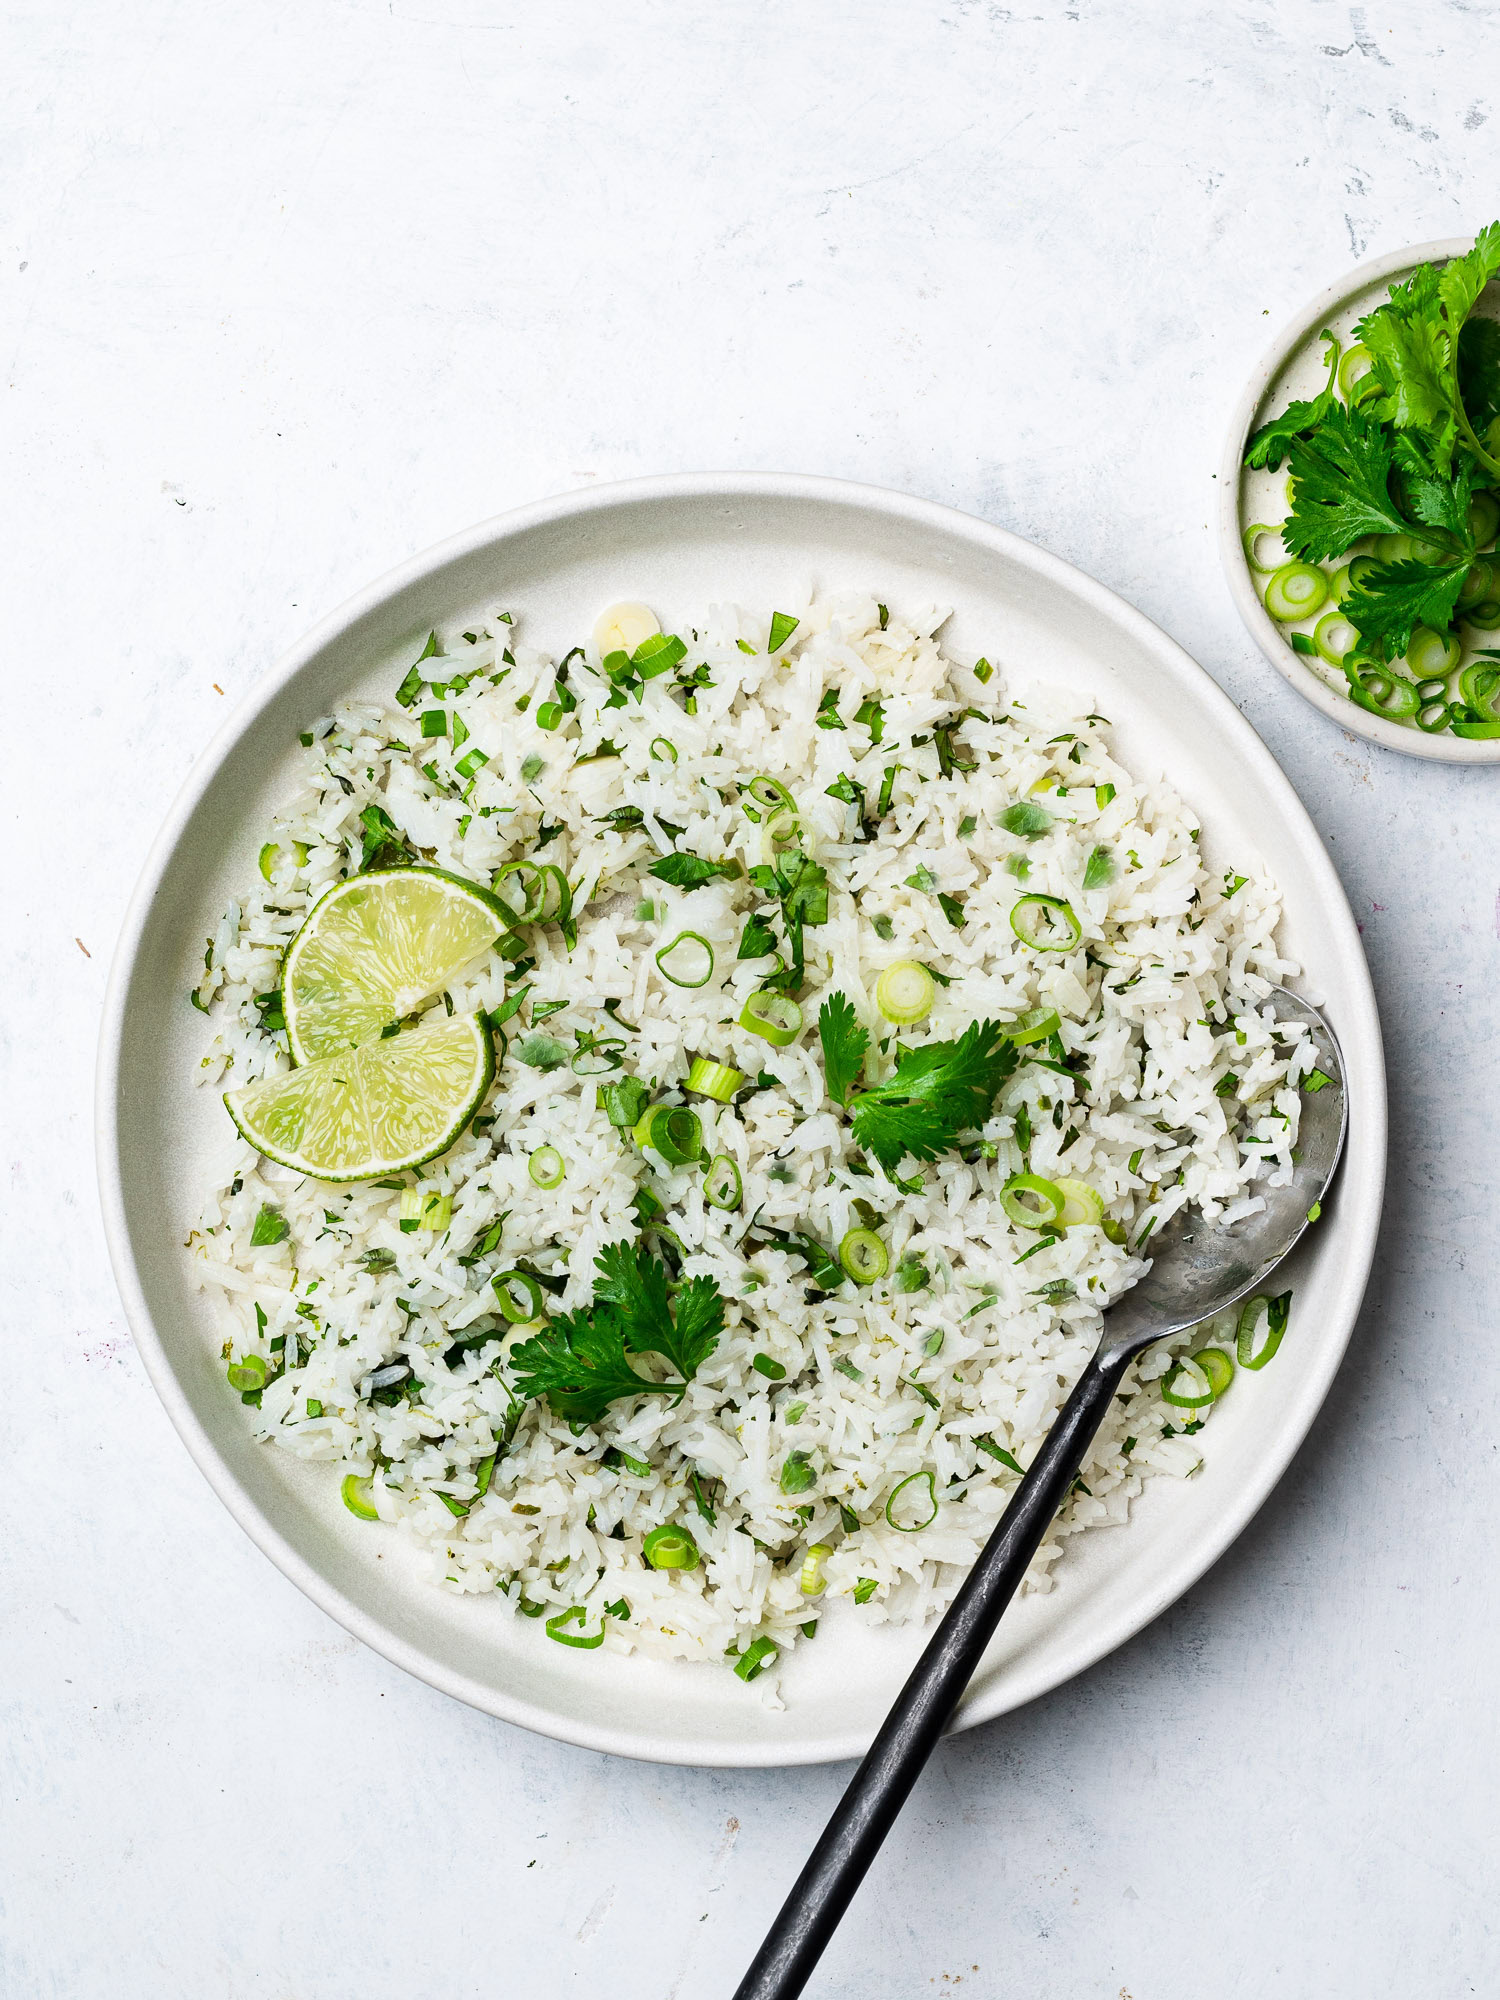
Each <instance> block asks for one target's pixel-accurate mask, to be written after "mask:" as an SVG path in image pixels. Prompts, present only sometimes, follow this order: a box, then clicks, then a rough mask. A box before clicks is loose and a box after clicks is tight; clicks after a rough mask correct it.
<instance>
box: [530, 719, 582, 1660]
mask: <svg viewBox="0 0 1500 2000" xmlns="http://www.w3.org/2000/svg"><path fill="white" fill-rule="evenodd" d="M562 719H563V705H562V703H561V702H560V701H544V702H543V703H542V704H541V706H540V707H539V708H538V709H537V712H536V726H537V728H538V729H556V727H557V725H558V724H559V723H560V722H561V721H562ZM572 1643H575V1644H576V1643H577V1642H576V1641H574V1642H572Z"/></svg>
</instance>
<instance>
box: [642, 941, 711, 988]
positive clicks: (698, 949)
mask: <svg viewBox="0 0 1500 2000" xmlns="http://www.w3.org/2000/svg"><path fill="white" fill-rule="evenodd" d="M674 955H676V958H677V962H676V964H675V965H668V963H667V960H668V959H669V958H672V957H673V956H674ZM656 963H657V967H658V969H659V970H660V972H661V976H662V978H663V979H670V980H671V982H672V984H673V985H674V986H689V987H698V986H706V985H707V984H708V982H709V980H710V979H712V977H713V971H714V948H713V946H712V945H711V944H710V943H709V941H708V939H707V938H706V937H704V935H703V933H702V932H701V931H679V932H678V933H677V935H676V937H674V938H673V940H672V942H671V943H670V944H664V945H663V946H662V948H661V950H660V951H659V952H658V953H657V954H656Z"/></svg>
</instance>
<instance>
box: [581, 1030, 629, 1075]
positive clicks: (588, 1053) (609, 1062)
mask: <svg viewBox="0 0 1500 2000" xmlns="http://www.w3.org/2000/svg"><path fill="white" fill-rule="evenodd" d="M624 1046H625V1037H624V1036H623V1035H605V1036H604V1037H603V1038H602V1040H599V1041H593V1040H586V1042H585V1046H584V1047H583V1048H581V1049H580V1050H579V1051H578V1053H577V1054H576V1055H575V1056H574V1058H573V1060H572V1062H571V1063H569V1065H568V1067H569V1069H571V1070H572V1072H573V1074H574V1076H581V1077H591V1076H608V1075H609V1074H610V1073H611V1071H613V1070H617V1069H618V1068H619V1067H620V1065H621V1063H622V1062H623V1061H624V1060H625V1058H624V1057H623V1056H622V1055H621V1054H620V1053H619V1051H620V1050H621V1049H623V1048H624Z"/></svg>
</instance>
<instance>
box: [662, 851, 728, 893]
mask: <svg viewBox="0 0 1500 2000" xmlns="http://www.w3.org/2000/svg"><path fill="white" fill-rule="evenodd" d="M646 872H647V874H649V875H654V876H655V877H656V878H657V880H658V881H659V882H670V883H671V885H672V887H673V888H674V889H701V888H702V887H703V885H704V883H705V882H712V881H713V879H714V877H715V876H716V875H732V874H733V873H734V872H735V870H734V863H733V862H723V861H704V860H703V859H702V858H701V857H700V856H699V855H696V854H664V855H663V856H662V858H661V859H660V861H656V862H653V863H652V865H651V867H650V868H649V869H647V871H646Z"/></svg>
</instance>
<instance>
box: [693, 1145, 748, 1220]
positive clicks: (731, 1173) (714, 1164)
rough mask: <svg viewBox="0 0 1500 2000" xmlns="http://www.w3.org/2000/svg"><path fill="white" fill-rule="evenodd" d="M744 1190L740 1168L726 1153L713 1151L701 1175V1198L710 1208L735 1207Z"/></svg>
mask: <svg viewBox="0 0 1500 2000" xmlns="http://www.w3.org/2000/svg"><path fill="white" fill-rule="evenodd" d="M744 1192H745V1189H744V1183H743V1182H742V1181H741V1179H740V1170H739V1168H738V1167H737V1166H736V1165H735V1163H734V1161H733V1160H732V1159H730V1157H729V1155H728V1154H727V1153H715V1154H714V1156H713V1158H712V1160H710V1161H709V1164H708V1172H707V1173H706V1174H705V1175H704V1176H703V1199H704V1200H705V1201H706V1202H707V1203H708V1205H709V1207H710V1208H722V1209H726V1210H730V1209H736V1208H738V1207H739V1205H740V1202H741V1200H742V1199H743V1197H744Z"/></svg>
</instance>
